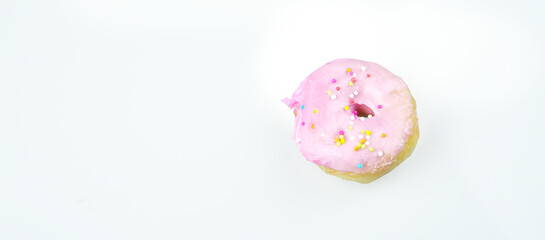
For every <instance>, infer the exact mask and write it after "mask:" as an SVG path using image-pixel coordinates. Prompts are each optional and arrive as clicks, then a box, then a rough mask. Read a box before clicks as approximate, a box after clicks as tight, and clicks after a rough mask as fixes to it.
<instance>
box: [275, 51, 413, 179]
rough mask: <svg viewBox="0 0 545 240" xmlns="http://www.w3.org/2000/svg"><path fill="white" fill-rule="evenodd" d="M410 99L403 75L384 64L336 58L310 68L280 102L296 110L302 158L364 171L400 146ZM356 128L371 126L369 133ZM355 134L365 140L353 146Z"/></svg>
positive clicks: (385, 161)
mask: <svg viewBox="0 0 545 240" xmlns="http://www.w3.org/2000/svg"><path fill="white" fill-rule="evenodd" d="M362 66H364V68H362ZM348 68H350V70H351V71H347V69H348ZM354 75H355V76H354ZM332 79H335V80H336V81H332ZM351 81H352V83H353V86H350V85H349V83H350V82H351ZM337 87H339V90H337ZM328 91H331V92H330V95H328ZM332 95H335V97H332ZM351 99H353V103H351V102H352V101H350V100H351ZM411 99H412V97H411V94H410V92H409V89H408V87H407V85H406V84H405V83H404V82H403V80H402V79H401V78H400V77H398V76H395V75H394V74H392V73H391V72H389V71H388V70H386V69H385V68H384V67H382V66H380V65H378V64H376V63H371V62H366V61H361V60H355V59H337V60H334V61H331V62H329V63H327V64H326V65H324V66H322V67H320V68H318V69H317V70H316V71H314V72H313V73H312V74H310V75H309V76H308V77H307V78H306V79H305V80H304V81H303V82H302V83H301V85H300V86H299V88H297V90H295V92H294V93H293V96H292V97H291V99H289V98H285V99H283V100H282V102H284V103H285V104H287V105H288V107H290V108H295V109H296V110H297V116H296V119H295V134H294V137H293V138H294V140H295V141H296V142H297V145H298V147H299V150H300V151H301V153H302V154H303V156H304V157H305V158H306V159H307V160H308V161H311V162H313V163H315V164H318V165H322V166H325V167H328V168H332V169H335V170H338V171H343V172H356V173H366V172H375V171H376V170H377V169H379V168H380V167H382V166H385V165H388V164H391V163H392V162H393V159H394V158H395V156H396V155H397V154H398V153H399V152H400V151H401V150H402V149H403V147H404V145H405V143H406V142H407V139H408V138H409V136H410V134H411V130H412V128H413V122H412V121H411V118H412V117H413V114H414V113H413V104H412V102H411ZM303 106H304V108H303V109H302V107H303ZM345 106H349V109H348V110H345V109H344V108H345ZM379 106H380V107H379ZM315 110H316V113H315ZM354 111H358V113H357V115H359V116H362V115H363V114H371V115H374V116H372V117H371V118H364V120H363V121H361V120H360V118H361V117H359V116H357V115H355V113H354ZM302 122H305V124H304V125H303V124H302ZM351 124H352V125H351ZM349 126H352V130H350V129H349ZM313 127H314V128H313ZM361 130H366V131H367V130H369V131H371V135H370V138H369V139H367V134H366V133H363V134H362V133H361ZM341 131H342V132H343V133H344V139H345V143H344V144H342V145H340V146H337V144H336V143H335V138H338V137H339V133H340V132H341ZM382 134H385V135H386V136H385V137H382ZM360 135H363V138H364V139H366V142H368V143H369V145H367V146H366V147H365V148H364V149H362V148H359V150H358V151H355V150H354V147H356V146H357V143H360V144H361V142H360ZM371 148H373V149H374V151H370V149H371ZM360 164H361V165H360ZM360 167H361V168H360Z"/></svg>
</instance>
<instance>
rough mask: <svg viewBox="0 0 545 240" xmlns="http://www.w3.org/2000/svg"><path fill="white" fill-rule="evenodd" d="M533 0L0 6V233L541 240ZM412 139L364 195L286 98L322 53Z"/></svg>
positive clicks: (538, 6)
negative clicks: (326, 167) (391, 82)
mask: <svg viewBox="0 0 545 240" xmlns="http://www.w3.org/2000/svg"><path fill="white" fill-rule="evenodd" d="M544 12H545V4H544V2H543V1H512V2H505V1H452V2H447V1H419V2H418V1H406V2H405V1H330V2H325V1H306V2H305V1H304V2H294V1H275V2H269V3H265V2H263V3H259V2H257V1H238V0H235V1H216V2H213V1H194V2H185V1H174V0H172V1H165V0H159V1H129V0H126V1H117V0H87V1H61V0H58V1H8V0H5V1H0V239H10V240H11V239H343V238H344V239H348V238H350V239H544V238H545V232H544V230H543V226H544V223H545V217H544V214H545V205H544V203H545V191H544V189H545V186H544V185H545V184H544V183H545V174H544V171H545V157H543V154H542V151H543V149H544V143H545V142H544V140H543V139H544V137H543V136H544V134H545V128H544V127H543V124H544V123H545V114H544V110H545V107H544V103H545V91H544V90H545V83H544V82H545V68H544V66H545V44H544V43H545V33H544V29H545V15H544ZM345 57H349V58H357V59H363V60H367V61H373V62H377V63H379V64H381V65H383V66H385V67H386V68H388V69H389V70H390V71H392V72H393V73H395V74H396V75H399V76H401V77H403V78H404V80H405V81H406V82H407V84H408V85H409V87H410V89H411V91H412V93H413V95H414V97H415V99H416V101H417V103H418V109H417V110H418V115H419V118H420V128H421V135H420V141H419V142H418V145H417V147H416V149H415V151H414V153H413V155H412V156H411V157H410V158H409V159H408V160H406V161H405V162H404V163H403V164H402V165H400V166H399V167H398V168H396V169H395V170H394V171H393V172H391V173H389V174H387V175H386V176H384V177H382V178H380V179H379V180H377V181H375V182H373V183H371V184H367V185H362V184H358V183H353V182H347V181H343V180H340V179H338V178H335V177H332V176H329V175H326V174H324V173H322V172H321V171H320V170H319V169H318V168H317V167H316V166H314V165H313V164H312V163H310V162H307V161H306V160H304V158H303V157H302V155H301V154H300V153H299V151H298V149H297V148H296V145H295V143H294V142H293V140H292V134H293V115H292V112H291V111H290V110H289V109H288V108H286V106H285V105H284V104H282V103H281V102H280V99H281V98H283V97H287V96H291V93H292V92H293V91H294V90H295V89H296V87H297V86H298V85H299V83H300V82H301V81H302V80H303V79H304V78H305V77H306V76H307V75H308V74H310V73H311V72H312V71H314V70H315V69H316V68H318V67H319V66H321V65H323V64H325V63H326V62H328V61H331V60H333V59H335V58H345Z"/></svg>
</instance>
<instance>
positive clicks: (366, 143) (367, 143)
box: [365, 136, 369, 146]
mask: <svg viewBox="0 0 545 240" xmlns="http://www.w3.org/2000/svg"><path fill="white" fill-rule="evenodd" d="M367 137H369V136H367ZM367 139H369V138H367ZM365 145H367V146H369V141H367V142H365Z"/></svg>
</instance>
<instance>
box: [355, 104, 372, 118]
mask: <svg viewBox="0 0 545 240" xmlns="http://www.w3.org/2000/svg"><path fill="white" fill-rule="evenodd" d="M352 109H353V110H356V111H357V112H358V114H357V115H358V117H369V115H371V116H372V117H374V116H375V112H373V109H371V108H370V107H368V106H367V105H365V104H359V103H354V105H353V106H352Z"/></svg>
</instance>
